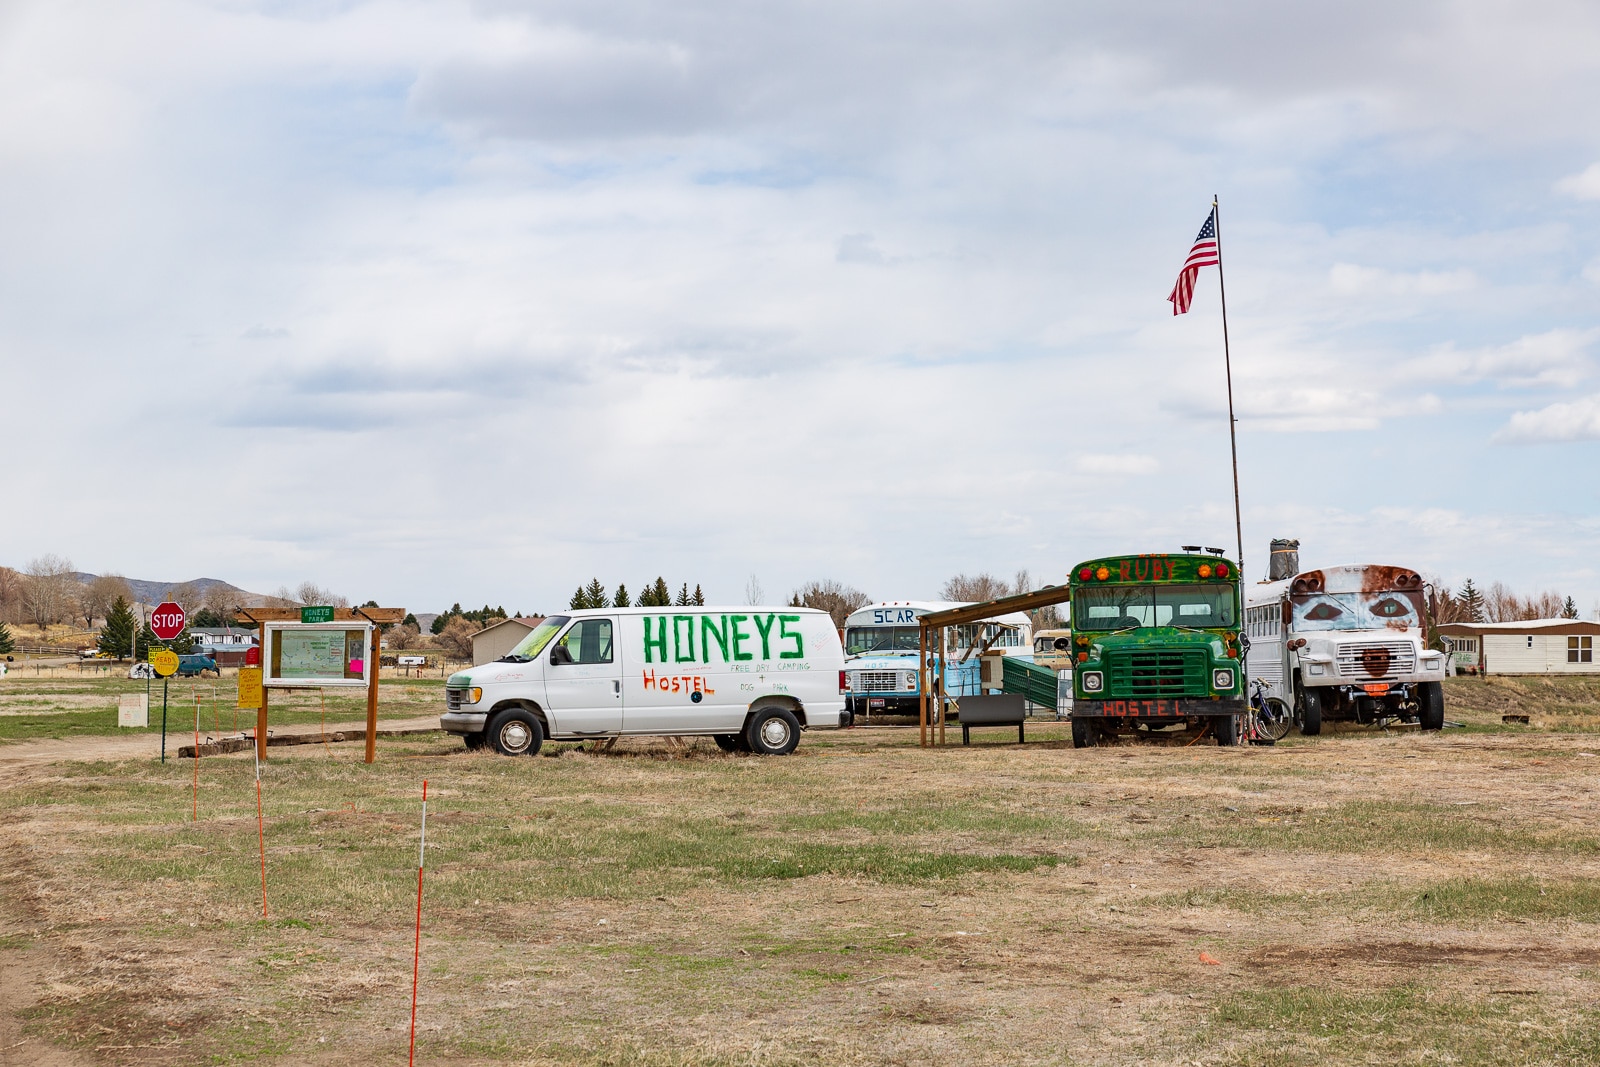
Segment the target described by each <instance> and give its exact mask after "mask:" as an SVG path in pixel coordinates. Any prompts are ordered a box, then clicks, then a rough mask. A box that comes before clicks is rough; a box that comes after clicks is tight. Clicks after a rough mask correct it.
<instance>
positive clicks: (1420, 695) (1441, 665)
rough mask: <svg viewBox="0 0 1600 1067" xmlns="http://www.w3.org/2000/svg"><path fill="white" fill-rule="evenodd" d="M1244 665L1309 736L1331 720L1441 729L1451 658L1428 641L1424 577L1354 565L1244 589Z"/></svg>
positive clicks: (1376, 566)
mask: <svg viewBox="0 0 1600 1067" xmlns="http://www.w3.org/2000/svg"><path fill="white" fill-rule="evenodd" d="M1245 605H1246V606H1245V632H1246V634H1247V636H1248V637H1249V639H1250V651H1249V654H1248V659H1247V662H1246V669H1247V670H1248V671H1249V675H1250V677H1251V678H1252V679H1256V678H1259V679H1261V680H1262V681H1263V682H1265V683H1266V698H1267V699H1268V700H1270V701H1273V702H1274V703H1276V704H1277V705H1278V706H1279V707H1281V708H1286V709H1290V710H1292V712H1293V715H1294V720H1295V722H1297V723H1298V724H1299V726H1300V732H1301V733H1304V734H1308V735H1309V734H1316V733H1319V732H1321V730H1322V724H1323V723H1324V722H1330V721H1346V722H1360V723H1378V724H1381V723H1384V722H1387V721H1388V720H1391V719H1396V720H1401V721H1407V722H1410V721H1415V722H1417V723H1418V724H1419V725H1420V726H1421V727H1422V728H1423V729H1424V730H1437V729H1439V728H1441V727H1442V726H1443V725H1444V686H1443V684H1442V683H1443V681H1444V675H1445V655H1444V653H1443V652H1437V651H1435V650H1433V649H1431V648H1428V647H1427V626H1426V618H1427V616H1426V611H1427V605H1426V603H1425V601H1424V598H1423V581H1422V577H1421V576H1420V575H1419V574H1417V572H1416V571H1413V570H1407V569H1406V568H1404V567H1390V566H1384V565H1381V564H1375V563H1356V564H1348V565H1345V566H1340V567H1326V568H1323V569H1322V570H1315V571H1302V572H1300V573H1299V574H1296V575H1294V576H1293V577H1291V578H1285V579H1283V580H1281V581H1275V582H1262V583H1261V584H1259V585H1257V586H1255V587H1253V588H1252V587H1248V586H1247V587H1246V589H1245Z"/></svg>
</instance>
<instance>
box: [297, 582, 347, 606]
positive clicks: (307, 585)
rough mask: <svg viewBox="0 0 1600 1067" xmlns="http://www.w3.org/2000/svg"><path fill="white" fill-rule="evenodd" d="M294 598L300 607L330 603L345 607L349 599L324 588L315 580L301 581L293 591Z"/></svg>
mask: <svg viewBox="0 0 1600 1067" xmlns="http://www.w3.org/2000/svg"><path fill="white" fill-rule="evenodd" d="M294 600H295V602H296V603H298V604H300V605H301V606H302V607H313V606H316V605H324V604H325V605H330V606H332V607H336V608H347V607H349V606H350V601H348V600H346V599H345V598H344V597H342V596H340V595H339V594H338V593H335V592H334V591H333V590H332V589H324V588H323V587H322V586H320V585H318V584H317V583H316V582H301V583H300V588H298V589H296V590H295V591H294Z"/></svg>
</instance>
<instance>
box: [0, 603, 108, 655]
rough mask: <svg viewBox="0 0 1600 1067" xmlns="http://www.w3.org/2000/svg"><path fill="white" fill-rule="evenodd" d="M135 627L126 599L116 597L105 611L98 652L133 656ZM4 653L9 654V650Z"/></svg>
mask: <svg viewBox="0 0 1600 1067" xmlns="http://www.w3.org/2000/svg"><path fill="white" fill-rule="evenodd" d="M136 627H137V623H136V622H135V621H134V618H133V609H132V608H130V607H129V606H128V601H127V598H126V597H120V596H119V597H117V599H116V600H115V601H113V602H112V604H111V607H110V608H109V609H107V611H106V624H105V626H104V627H102V628H101V630H100V640H99V642H98V644H99V646H100V651H101V652H104V653H105V654H106V655H108V656H115V657H117V658H118V659H127V658H128V657H129V656H131V655H133V654H134V650H133V634H134V630H135V629H136ZM5 651H7V652H9V651H10V649H9V648H8V649H5Z"/></svg>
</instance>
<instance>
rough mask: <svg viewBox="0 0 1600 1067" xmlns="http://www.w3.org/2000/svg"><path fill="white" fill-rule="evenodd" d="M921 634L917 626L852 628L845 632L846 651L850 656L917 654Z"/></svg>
mask: <svg viewBox="0 0 1600 1067" xmlns="http://www.w3.org/2000/svg"><path fill="white" fill-rule="evenodd" d="M919 633H920V631H918V629H917V627H915V626H852V627H850V628H849V629H847V630H845V632H844V651H845V654H846V655H850V656H864V655H867V654H868V653H872V652H915V651H917V648H918V644H917V642H918V640H919Z"/></svg>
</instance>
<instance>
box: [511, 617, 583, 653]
mask: <svg viewBox="0 0 1600 1067" xmlns="http://www.w3.org/2000/svg"><path fill="white" fill-rule="evenodd" d="M566 624H567V616H565V615H552V616H550V617H549V618H548V619H546V620H544V621H543V622H541V623H540V624H539V625H538V626H535V627H534V628H533V633H531V634H529V635H528V636H527V637H524V638H523V639H522V640H521V641H519V642H517V647H516V648H513V649H512V650H511V651H510V652H507V653H506V654H505V655H503V656H501V657H500V661H501V662H502V663H527V662H528V661H529V660H531V659H533V657H535V656H537V655H538V654H539V653H541V652H543V651H544V646H545V645H548V644H549V643H550V639H551V638H552V637H554V636H555V635H556V631H557V630H559V629H561V628H562V627H563V626H565V625H566Z"/></svg>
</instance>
